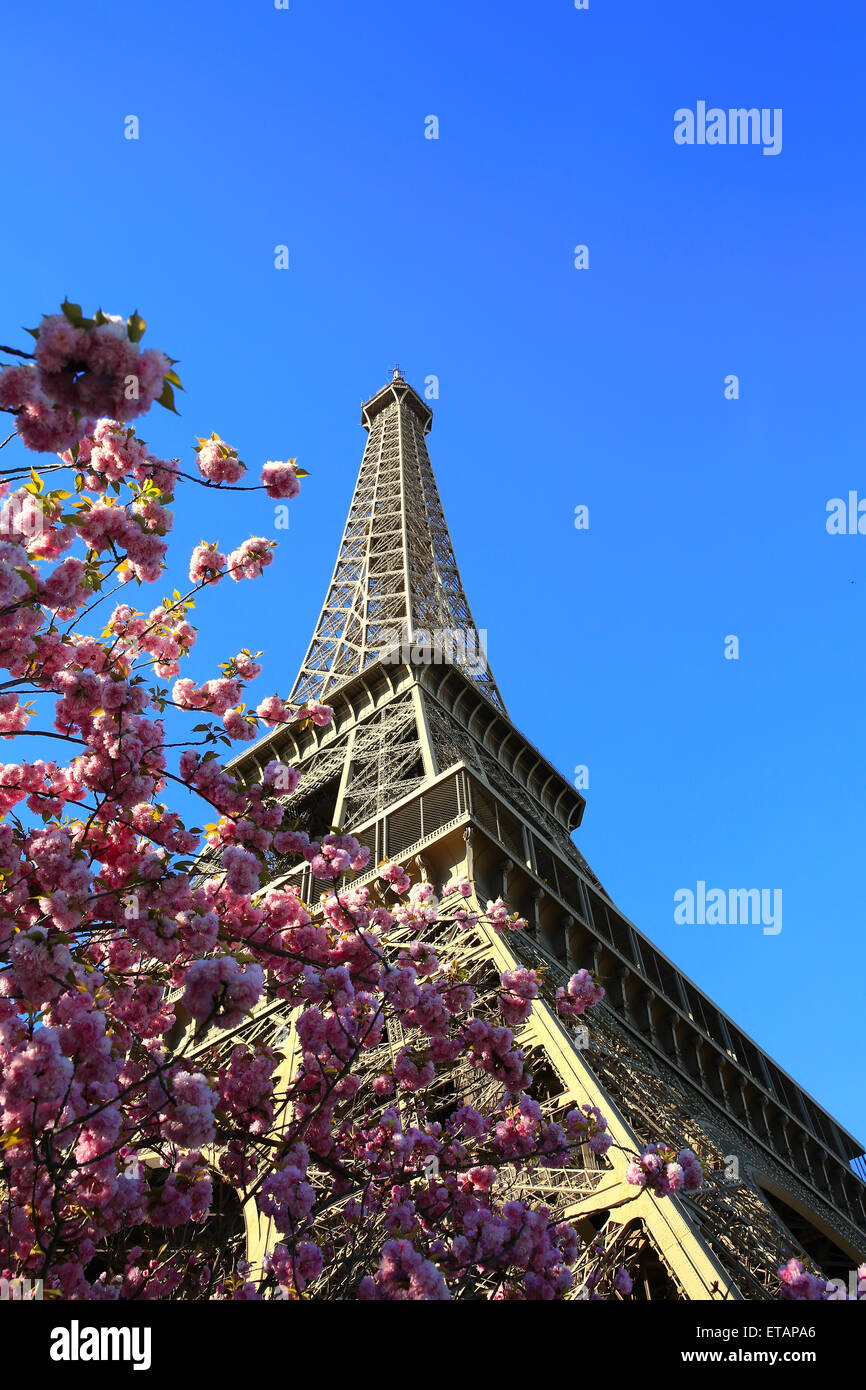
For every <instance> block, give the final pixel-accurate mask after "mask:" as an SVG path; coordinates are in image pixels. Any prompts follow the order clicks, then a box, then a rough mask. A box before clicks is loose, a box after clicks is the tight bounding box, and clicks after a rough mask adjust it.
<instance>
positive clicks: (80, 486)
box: [75, 473, 84, 492]
mask: <svg viewBox="0 0 866 1390" xmlns="http://www.w3.org/2000/svg"><path fill="white" fill-rule="evenodd" d="M75 491H76V492H83V491H84V474H83V473H76V475H75Z"/></svg>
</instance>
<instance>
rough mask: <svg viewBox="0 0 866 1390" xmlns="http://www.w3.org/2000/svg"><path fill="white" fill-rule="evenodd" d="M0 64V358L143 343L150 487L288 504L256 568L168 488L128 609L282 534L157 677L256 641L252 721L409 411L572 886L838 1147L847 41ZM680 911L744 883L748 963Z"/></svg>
mask: <svg viewBox="0 0 866 1390" xmlns="http://www.w3.org/2000/svg"><path fill="white" fill-rule="evenodd" d="M0 37H2V47H3V50H4V54H5V56H4V64H3V88H4V90H3V100H2V111H0V125H2V148H3V166H2V186H3V191H4V195H5V197H4V210H3V216H2V220H0V248H2V267H3V273H2V277H0V326H2V332H0V340H2V341H5V342H11V343H13V345H18V346H26V343H27V339H26V338H25V337H24V335H23V334H22V333H21V332H20V327H21V326H22V325H33V324H34V323H35V322H36V321H37V320H38V317H39V315H40V314H41V313H43V312H49V311H52V310H54V309H56V307H57V305H58V304H59V301H60V300H61V299H62V298H63V297H64V295H69V296H70V297H71V298H72V299H74V300H78V301H80V302H81V303H82V305H83V306H84V307H85V309H86V310H87V311H88V312H92V311H93V310H94V309H95V308H96V307H97V304H101V306H102V307H103V308H104V309H105V310H106V311H108V312H111V313H123V314H124V315H125V314H127V313H129V312H130V311H131V310H133V309H135V308H137V309H138V310H139V311H140V312H141V313H142V314H143V316H144V317H145V318H146V319H147V321H148V325H149V327H148V334H147V337H146V339H145V344H146V345H152V346H159V347H162V348H164V349H165V350H166V351H167V352H169V353H170V354H171V356H173V357H176V358H180V359H181V361H180V364H179V368H178V370H179V371H180V373H181V376H182V379H183V382H184V385H185V386H186V388H187V389H186V394H185V395H184V396H181V397H180V410H181V412H182V417H181V418H180V419H175V418H174V417H171V416H169V415H167V414H165V413H164V412H162V411H160V410H159V409H158V408H157V409H155V410H154V411H153V412H152V413H151V416H150V417H149V418H148V420H147V421H146V426H145V427H143V428H142V433H143V434H144V435H145V437H146V438H147V439H148V441H149V443H150V444H151V447H152V448H153V450H154V452H158V453H161V454H163V455H165V456H167V457H168V456H173V455H177V454H181V453H184V456H185V458H186V459H187V460H188V461H190V460H191V458H192V455H191V452H189V446H190V445H191V444H192V442H193V440H194V436H196V435H203V434H209V433H210V432H211V431H212V430H216V431H217V432H218V433H219V434H220V435H221V436H222V437H223V438H224V439H226V440H228V442H229V443H231V444H233V445H234V446H235V447H237V448H238V450H239V451H240V454H241V457H243V458H244V459H245V460H246V461H247V463H248V464H250V466H255V467H256V468H258V466H259V465H260V464H261V462H263V461H264V460H265V459H268V458H271V459H283V458H286V457H290V456H297V457H298V459H299V462H300V464H301V465H303V466H304V467H305V468H307V469H308V470H309V472H310V474H311V476H310V478H309V479H307V480H306V482H305V483H304V488H303V494H302V497H301V499H300V500H299V501H298V502H296V503H294V504H292V512H291V529H290V531H289V532H288V534H286V533H282V532H275V531H274V515H273V504H272V503H269V502H267V500H266V499H263V498H262V497H261V496H259V495H255V496H253V497H251V498H246V497H245V498H242V499H241V500H240V501H239V500H237V498H236V497H233V498H232V500H228V499H227V498H215V497H214V496H212V495H206V494H205V493H204V492H200V491H192V492H189V493H187V494H185V495H184V494H179V497H178V505H177V508H176V510H177V518H178V519H177V525H176V530H175V535H174V545H173V548H172V552H171V554H172V555H173V561H174V568H173V570H172V572H171V574H170V575H169V577H168V582H167V584H166V585H165V586H159V587H158V591H157V592H156V598H157V599H158V597H159V596H160V594H161V592H163V591H166V592H167V591H169V589H170V588H171V587H173V585H174V583H181V582H183V580H184V579H185V571H186V561H187V559H188V554H189V550H190V549H191V547H192V545H193V544H194V543H195V542H197V541H199V540H201V539H203V538H204V539H208V540H216V539H219V540H220V541H221V542H222V543H223V545H224V546H228V545H234V544H237V543H238V542H239V541H240V540H241V539H243V538H244V537H245V536H246V535H248V534H250V533H253V534H259V535H276V536H277V537H278V538H280V539H281V540H282V544H281V546H280V551H279V554H278V558H277V560H276V561H275V563H274V565H273V566H272V567H271V568H270V570H269V571H268V572H267V575H266V578H265V579H264V580H263V581H261V580H260V581H258V582H257V583H256V584H255V585H250V584H245V585H238V586H229V589H228V592H223V593H221V594H220V595H219V596H218V597H217V596H216V595H214V596H209V598H208V599H206V600H204V601H203V602H202V603H201V604H200V606H199V609H198V617H199V619H200V621H201V623H202V625H203V631H202V636H201V640H200V644H199V646H198V647H197V649H196V652H195V655H194V659H193V661H192V662H191V663H190V665H189V669H188V671H187V672H185V674H189V675H193V676H194V677H197V678H201V679H205V678H207V677H209V676H210V675H212V674H214V666H215V663H216V662H217V661H221V660H225V659H227V657H228V656H230V655H231V654H233V653H234V652H235V651H237V650H238V649H239V648H240V647H243V646H248V647H251V648H253V649H257V648H264V650H265V657H266V663H267V665H266V672H265V675H264V676H263V677H262V678H261V679H260V680H259V682H258V686H257V688H254V693H255V691H256V689H257V691H258V692H259V693H257V694H256V698H261V696H263V695H265V694H268V693H271V692H272V691H273V690H275V689H279V690H280V691H281V693H284V694H286V693H288V690H289V688H290V686H291V683H292V680H293V677H294V675H295V671H296V669H297V666H298V664H299V663H300V660H301V658H302V656H303V654H304V651H305V648H306V645H307V642H308V640H309V637H310V634H311V631H312V627H313V624H314V621H315V619H316V617H317V615H318V610H319V607H320V605H321V602H322V599H323V597H324V591H325V586H326V584H327V582H328V579H329V577H330V573H331V567H332V565H333V560H334V554H335V551H336V547H337V544H338V541H339V538H340V534H341V531H342V526H343V522H344V519H345V513H346V510H347V507H348V504H349V500H350V496H351V491H352V487H353V485H354V481H355V475H356V471H357V467H358V463H359V461H360V456H361V451H362V448H363V442H364V437H365V436H364V434H363V432H362V430H361V429H360V427H359V403H360V400H361V398H362V397H369V396H371V395H372V394H373V393H374V392H375V391H376V390H377V389H378V388H379V387H380V386H381V385H382V384H383V382H384V381H385V380H386V378H387V377H388V375H389V369H390V367H391V366H392V364H393V363H394V362H395V361H399V362H400V364H401V365H402V367H403V370H404V372H405V374H406V376H407V377H408V379H409V380H410V381H412V382H413V383H414V384H415V385H416V386H417V387H420V388H421V389H423V383H424V380H425V378H426V377H427V376H429V375H432V374H435V375H436V376H438V377H439V381H440V398H439V400H438V401H434V402H433V405H434V407H435V410H436V418H435V421H434V428H433V433H432V435H431V437H430V441H429V442H430V449H431V454H432V458H433V463H434V467H435V469H436V473H437V477H438V481H439V485H440V489H441V492H442V495H443V500H444V504H445V508H446V514H447V516H448V521H449V524H450V528H451V532H452V536H453V538H454V542H455V548H456V551H457V558H458V561H459V563H460V565H461V569H462V573H463V578H464V582H465V585H466V588H467V590H468V593H469V597H470V602H471V603H472V606H473V609H474V612H475V616H476V620H477V622H478V623H479V625H480V626H481V627H485V628H486V629H487V631H488V634H489V652H490V659H491V664H492V667H493V670H494V673H495V675H496V678H497V681H498V683H499V686H500V688H501V690H502V692H503V695H504V698H505V700H506V702H507V704H508V707H509V711H510V713H511V715H512V717H513V719H514V721H515V723H516V724H517V725H518V726H519V727H520V728H521V729H522V730H523V732H524V733H525V734H526V735H527V736H528V737H529V738H530V739H531V740H532V742H534V743H535V744H536V745H537V746H539V747H540V748H541V749H542V751H544V752H545V754H546V755H547V756H548V757H549V758H550V759H551V761H552V762H554V763H555V764H556V765H557V766H558V767H560V768H561V769H562V770H563V771H564V772H565V773H566V775H568V776H572V775H573V769H574V768H575V766H577V765H578V764H584V765H586V766H587V767H588V769H589V787H588V789H587V791H586V796H587V800H588V807H587V812H586V817H585V820H584V827H583V829H582V831H581V833H580V836H579V842H580V845H581V848H582V850H583V852H584V853H585V854H586V855H587V857H588V858H589V860H590V862H591V863H592V864H593V866H594V868H595V869H596V872H597V873H598V874H599V877H600V878H601V879H602V881H603V882H604V884H605V885H606V887H607V888H608V890H609V891H610V893H611V895H612V896H613V898H614V899H615V901H616V902H617V903H618V904H619V905H620V906H621V908H622V909H623V910H624V911H625V912H626V914H627V915H628V916H630V917H631V918H632V920H633V921H635V922H636V923H637V925H638V926H640V927H641V928H642V930H644V931H645V932H647V933H648V934H649V935H650V936H651V937H652V938H653V939H654V940H655V941H656V942H657V943H658V945H659V946H660V947H661V949H663V950H664V951H665V952H666V953H667V954H668V955H670V956H672V957H673V958H674V959H675V960H676V961H677V963H678V964H679V965H680V966H681V967H682V968H683V969H684V970H685V971H686V972H687V973H688V974H690V975H691V976H692V977H693V978H694V979H695V980H696V981H697V982H698V983H699V984H700V985H701V986H702V987H703V988H704V989H706V990H707V991H708V992H709V993H710V994H711V995H712V996H713V997H714V998H715V999H716V1000H717V1002H718V1003H719V1004H720V1005H721V1006H722V1007H723V1008H724V1009H726V1010H727V1011H728V1012H729V1013H731V1014H732V1015H733V1016H734V1017H735V1019H736V1020H737V1022H738V1023H739V1024H740V1025H741V1026H742V1027H743V1028H745V1030H746V1031H748V1032H749V1033H751V1034H752V1035H753V1036H754V1037H755V1038H756V1039H757V1040H758V1041H759V1042H760V1043H761V1044H762V1045H763V1046H765V1047H766V1048H767V1049H768V1050H769V1051H770V1052H771V1053H772V1054H773V1055H774V1056H775V1057H776V1058H777V1059H778V1061H779V1062H780V1063H781V1064H782V1065H783V1066H784V1067H785V1068H787V1069H788V1070H789V1071H790V1072H792V1073H793V1075H794V1076H795V1077H796V1078H797V1079H798V1080H799V1081H800V1082H801V1083H802V1084H803V1085H804V1086H805V1087H806V1088H807V1089H808V1090H809V1091H811V1092H812V1093H813V1094H814V1095H815V1096H816V1097H817V1098H818V1099H819V1100H820V1101H821V1102H822V1103H823V1104H824V1105H826V1106H827V1108H828V1109H830V1110H831V1111H832V1112H833V1113H835V1114H836V1116H837V1117H838V1119H839V1120H840V1121H841V1122H842V1123H843V1124H845V1125H846V1126H847V1127H848V1128H850V1129H852V1130H853V1131H854V1132H855V1133H856V1134H858V1135H859V1136H860V1137H861V1138H866V1113H864V1110H866V1107H864V1085H863V1073H862V1060H861V1059H862V1038H863V1013H864V975H866V946H864V850H863V846H864V831H866V810H864V794H863V793H864V783H866V720H864V714H863V703H864V702H863V688H864V676H866V660H864V649H866V641H864V617H866V536H859V535H857V536H851V535H847V536H839V535H837V536H831V535H828V533H827V530H826V526H825V521H826V505H827V502H828V501H829V499H831V498H834V497H843V498H847V495H848V493H849V491H851V490H857V489H860V492H861V494H862V495H863V496H864V497H866V473H864V468H863V443H864V441H863V434H864V410H863V391H862V376H863V363H864V336H866V329H864V280H863V246H864V231H866V228H864V202H866V197H864V174H863V143H862V113H863V101H862V88H861V82H862V51H863V46H864V40H866V19H864V14H863V10H862V7H861V6H860V5H858V4H855V3H854V0H850V3H846V4H838V3H832V0H830V2H828V0H825V3H822V4H820V5H819V4H817V3H811V4H806V3H804V0H784V3H782V2H781V0H778V3H771V2H770V0H728V3H726V4H716V5H710V4H691V5H683V4H673V3H670V0H667V3H656V4H649V3H645V2H644V3H637V0H617V2H615V0H590V8H589V9H588V10H586V11H577V10H575V8H574V5H573V3H572V0H543V3H539V0H535V3H530V0H523V2H521V0H499V2H498V3H492V0H488V2H487V3H481V0H450V3H445V2H441V3H436V4H433V3H430V4H424V3H414V4H408V3H396V0H363V3H358V0H353V3H349V0H328V3H323V0H290V9H289V10H287V11H284V10H277V9H275V7H274V5H273V3H269V0H244V3H236V4H230V3H227V2H226V0H212V3H209V4H207V5H199V4H197V5H192V4H183V3H182V4H177V3H175V4H168V3H165V2H164V0H149V2H148V4H146V5H138V6H136V5H116V6H109V5H96V4H92V3H88V0H82V2H81V3H79V4H77V5H75V6H70V5H68V4H59V3H57V0H44V3H40V4H39V5H35V6H20V5H19V6H15V7H13V9H12V11H9V9H8V7H7V11H6V13H5V15H4V17H3V20H2V28H0ZM698 102H706V104H707V107H710V108H711V107H719V108H722V109H723V110H728V109H730V108H738V107H757V108H767V109H768V110H775V109H776V108H780V109H781V110H782V112H783V126H782V132H783V140H782V149H781V152H780V153H778V154H776V155H765V154H764V153H763V151H762V148H761V147H760V146H751V145H750V146H747V147H742V146H740V145H730V144H728V145H715V146H713V145H703V146H699V145H691V146H689V145H678V144H677V143H675V141H674V113H675V111H677V110H678V109H680V108H690V109H692V110H696V108H697V103H698ZM129 115H135V116H137V117H138V119H139V122H140V138H139V139H138V140H127V139H125V138H124V122H125V118H126V117H127V116H129ZM431 115H435V116H437V117H438V120H439V139H438V140H432V139H426V138H425V118H427V117H428V116H431ZM282 244H285V245H287V246H288V247H289V257H290V267H289V269H288V270H283V271H281V270H277V269H276V268H275V266H274V254H275V252H274V248H275V247H276V246H278V245H282ZM579 244H583V245H586V246H588V248H589V268H588V269H587V270H576V269H575V268H574V264H573V262H574V248H575V246H577V245H579ZM731 374H734V375H736V376H737V377H738V378H739V391H740V396H739V399H738V400H727V399H725V378H726V377H728V376H729V375H731ZM157 417H159V418H157ZM184 451H185V452H184ZM580 504H584V505H586V506H588V508H589V518H590V524H589V529H588V530H586V531H577V530H576V529H575V527H574V512H575V507H576V506H578V505H580ZM142 597H144V595H142ZM729 635H735V636H737V637H738V638H739V643H740V653H739V659H738V660H726V659H725V657H724V644H725V639H726V637H728V636H729ZM28 751H30V750H28ZM4 752H5V753H6V755H7V756H8V751H7V750H4ZM699 880H703V881H705V882H706V883H707V885H708V887H721V888H724V889H730V888H740V887H743V888H750V887H762V888H767V889H775V888H780V889H781V890H782V892H783V929H782V931H781V933H779V934H778V935H765V934H763V932H762V930H761V927H760V926H739V927H738V926H734V927H731V926H725V927H722V926H700V925H695V926H684V925H677V924H676V923H675V922H674V917H673V907H674V903H673V898H674V893H675V892H676V891H677V889H679V888H688V887H691V888H693V889H694V888H695V886H696V884H697V882H698V881H699Z"/></svg>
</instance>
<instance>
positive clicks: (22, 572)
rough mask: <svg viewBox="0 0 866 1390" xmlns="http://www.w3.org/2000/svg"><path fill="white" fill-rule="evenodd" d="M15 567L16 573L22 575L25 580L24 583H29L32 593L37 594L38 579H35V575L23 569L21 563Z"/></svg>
mask: <svg viewBox="0 0 866 1390" xmlns="http://www.w3.org/2000/svg"><path fill="white" fill-rule="evenodd" d="M14 568H15V573H16V574H20V575H21V578H22V579H23V580H24V583H25V584H26V585H27V587H28V589H29V590H30V592H31V593H32V594H35V593H36V588H37V585H36V580H35V578H34V576H33V575H32V574H29V573H28V571H27V570H25V569H22V568H21V567H20V565H15V567H14Z"/></svg>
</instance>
